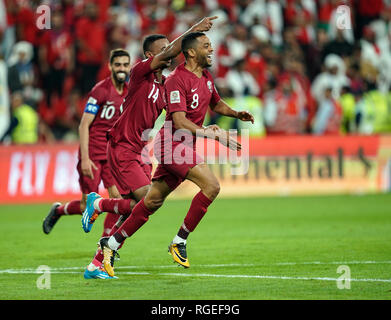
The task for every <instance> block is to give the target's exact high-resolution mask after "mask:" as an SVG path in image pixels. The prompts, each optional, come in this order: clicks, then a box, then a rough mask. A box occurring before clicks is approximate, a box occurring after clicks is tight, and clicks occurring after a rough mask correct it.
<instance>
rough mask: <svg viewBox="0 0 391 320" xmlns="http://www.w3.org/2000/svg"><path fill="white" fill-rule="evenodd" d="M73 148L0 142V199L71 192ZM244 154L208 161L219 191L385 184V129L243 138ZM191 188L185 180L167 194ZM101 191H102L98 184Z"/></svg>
mask: <svg viewBox="0 0 391 320" xmlns="http://www.w3.org/2000/svg"><path fill="white" fill-rule="evenodd" d="M242 144H243V143H242ZM77 153H78V145H34V146H1V147H0V181H1V184H0V203H3V204H4V203H41V202H52V201H66V200H70V199H75V198H76V199H78V198H79V197H80V190H79V184H78V174H77V171H76V164H77V160H78V159H77ZM246 161H247V167H246V170H245V171H244V172H243V173H242V174H233V173H232V172H233V171H232V168H233V167H235V165H234V164H230V163H229V162H228V163H221V162H220V163H219V162H218V161H216V162H217V163H215V164H213V163H211V164H209V166H210V168H211V169H212V171H213V172H214V173H215V175H216V176H217V177H218V179H219V181H220V184H221V192H220V195H219V197H224V196H229V197H244V196H263V195H294V194H336V193H344V194H360V193H368V192H387V191H391V183H390V180H391V136H348V137H344V136H335V137H334V136H332V137H331V136H330V137H329V136H321V137H317V136H290V137H267V138H261V139H249V141H248V157H247V158H246ZM212 162H213V161H212ZM196 191H197V187H195V186H193V185H192V184H191V183H188V182H185V183H184V184H183V185H181V186H180V187H179V188H178V189H177V190H175V192H173V194H172V195H171V197H173V198H188V197H192V196H193V195H194V194H195V192H196ZM101 193H102V195H103V196H107V193H106V192H105V191H104V189H103V187H102V186H101Z"/></svg>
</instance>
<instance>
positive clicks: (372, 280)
mask: <svg viewBox="0 0 391 320" xmlns="http://www.w3.org/2000/svg"><path fill="white" fill-rule="evenodd" d="M0 273H10V274H40V273H42V272H37V271H36V270H11V269H8V270H0ZM51 273H52V274H79V275H81V272H77V271H59V270H56V271H51ZM116 275H117V276H120V275H133V276H169V277H198V278H199V277H206V278H231V279H232V278H240V279H276V280H317V281H337V280H338V278H329V277H290V276H270V275H247V274H210V273H151V272H129V271H125V272H122V271H121V272H117V273H116ZM350 281H354V282H387V283H391V279H350Z"/></svg>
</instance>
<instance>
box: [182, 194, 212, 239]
mask: <svg viewBox="0 0 391 320" xmlns="http://www.w3.org/2000/svg"><path fill="white" fill-rule="evenodd" d="M211 203H212V201H211V200H210V199H209V198H208V197H207V196H206V195H204V194H203V193H202V192H201V191H200V192H198V193H197V194H196V195H195V197H194V198H193V201H192V202H191V206H190V209H189V211H188V212H187V215H186V217H185V220H184V222H183V225H182V226H181V228H180V229H179V231H178V236H179V237H181V238H183V239H187V237H188V236H189V233H190V232H192V231H194V229H195V228H196V227H197V225H198V224H199V222H200V221H201V219H202V218H203V217H204V215H205V213H206V211H207V210H208V207H209V205H210V204H211Z"/></svg>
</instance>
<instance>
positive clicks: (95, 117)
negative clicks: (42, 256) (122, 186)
mask: <svg viewBox="0 0 391 320" xmlns="http://www.w3.org/2000/svg"><path fill="white" fill-rule="evenodd" d="M109 69H110V72H111V75H110V76H109V77H107V78H106V79H104V80H102V81H100V82H99V83H97V84H96V85H95V87H94V88H93V89H92V90H91V92H90V93H89V98H88V101H87V104H86V107H85V110H84V113H83V116H82V119H81V121H80V125H79V134H80V147H79V155H78V156H79V161H78V164H77V171H78V173H79V184H80V189H81V192H82V198H81V200H73V201H70V202H67V203H66V204H64V205H61V204H60V203H58V202H56V203H54V204H53V206H52V207H51V209H50V212H49V214H48V215H47V216H46V218H45V219H44V221H43V231H44V233H46V234H49V233H50V232H51V230H52V229H53V227H54V225H55V224H56V223H57V221H58V220H59V219H60V218H61V217H62V216H64V215H81V214H82V212H83V211H84V209H85V207H86V199H87V195H88V194H89V193H90V192H95V191H96V192H98V188H99V184H100V182H101V181H103V184H104V186H105V188H107V190H108V193H109V196H110V197H111V198H120V197H121V194H120V192H119V191H118V189H117V187H116V184H115V181H114V178H113V176H112V175H111V172H110V169H109V165H108V163H107V155H106V148H107V139H106V131H107V130H109V129H110V128H111V127H112V126H113V124H114V123H115V121H116V120H117V119H118V118H119V116H120V114H121V112H122V110H121V108H122V103H123V101H124V98H125V96H126V95H127V93H128V89H127V87H128V85H127V82H126V81H127V79H128V76H129V73H130V55H129V53H128V52H127V51H125V50H122V49H116V50H113V51H111V53H110V61H109ZM117 220H118V215H116V214H108V215H107V216H106V219H105V222H104V231H103V234H104V235H107V234H109V232H110V230H111V228H112V226H113V225H114V223H115V222H116V221H117Z"/></svg>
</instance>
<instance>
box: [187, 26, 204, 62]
mask: <svg viewBox="0 0 391 320" xmlns="http://www.w3.org/2000/svg"><path fill="white" fill-rule="evenodd" d="M202 36H205V33H203V32H191V33H189V34H187V35H186V36H184V37H183V39H182V52H183V55H184V56H185V58H187V57H188V54H187V50H189V49H194V46H195V44H196V41H197V38H199V37H202Z"/></svg>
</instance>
